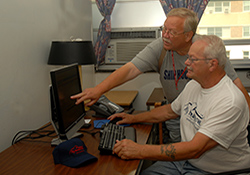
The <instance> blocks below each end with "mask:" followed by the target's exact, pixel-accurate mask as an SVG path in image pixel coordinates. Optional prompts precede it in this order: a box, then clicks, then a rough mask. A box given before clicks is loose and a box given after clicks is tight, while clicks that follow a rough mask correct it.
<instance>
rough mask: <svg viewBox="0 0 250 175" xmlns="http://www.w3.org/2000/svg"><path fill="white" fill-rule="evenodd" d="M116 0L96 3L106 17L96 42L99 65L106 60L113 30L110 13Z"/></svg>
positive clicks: (98, 0) (97, 0) (102, 0)
mask: <svg viewBox="0 0 250 175" xmlns="http://www.w3.org/2000/svg"><path fill="white" fill-rule="evenodd" d="M115 2H116V0H96V5H97V7H98V9H99V11H100V13H101V14H102V16H103V17H104V19H103V20H102V21H101V23H100V26H99V30H98V34H97V40H96V43H95V55H96V60H97V65H100V64H102V63H103V62H104V59H105V53H106V50H107V47H108V43H109V41H110V32H111V21H110V15H111V13H112V11H113V8H114V5H115Z"/></svg>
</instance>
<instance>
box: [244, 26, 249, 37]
mask: <svg viewBox="0 0 250 175" xmlns="http://www.w3.org/2000/svg"><path fill="white" fill-rule="evenodd" d="M243 37H248V38H249V37H250V27H249V26H247V27H243Z"/></svg>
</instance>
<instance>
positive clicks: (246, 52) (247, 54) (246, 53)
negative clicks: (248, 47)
mask: <svg viewBox="0 0 250 175" xmlns="http://www.w3.org/2000/svg"><path fill="white" fill-rule="evenodd" d="M243 59H249V51H243Z"/></svg>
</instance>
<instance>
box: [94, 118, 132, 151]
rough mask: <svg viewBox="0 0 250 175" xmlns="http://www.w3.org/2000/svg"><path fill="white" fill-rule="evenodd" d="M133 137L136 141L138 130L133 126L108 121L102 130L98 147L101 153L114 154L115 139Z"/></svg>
mask: <svg viewBox="0 0 250 175" xmlns="http://www.w3.org/2000/svg"><path fill="white" fill-rule="evenodd" d="M125 138H126V139H131V140H133V141H135V142H136V131H135V128H133V127H125V126H120V125H116V124H114V123H107V124H105V125H104V128H103V129H102V130H101V141H100V143H99V147H98V149H99V150H100V154H112V151H113V148H114V145H115V141H116V140H122V139H125Z"/></svg>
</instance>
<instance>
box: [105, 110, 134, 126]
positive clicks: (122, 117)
mask: <svg viewBox="0 0 250 175" xmlns="http://www.w3.org/2000/svg"><path fill="white" fill-rule="evenodd" d="M117 118H119V120H118V121H117V123H116V124H118V125H121V124H131V123H133V118H134V116H133V115H130V114H126V113H116V114H113V115H111V116H109V117H108V120H111V122H112V120H116V119H117Z"/></svg>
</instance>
